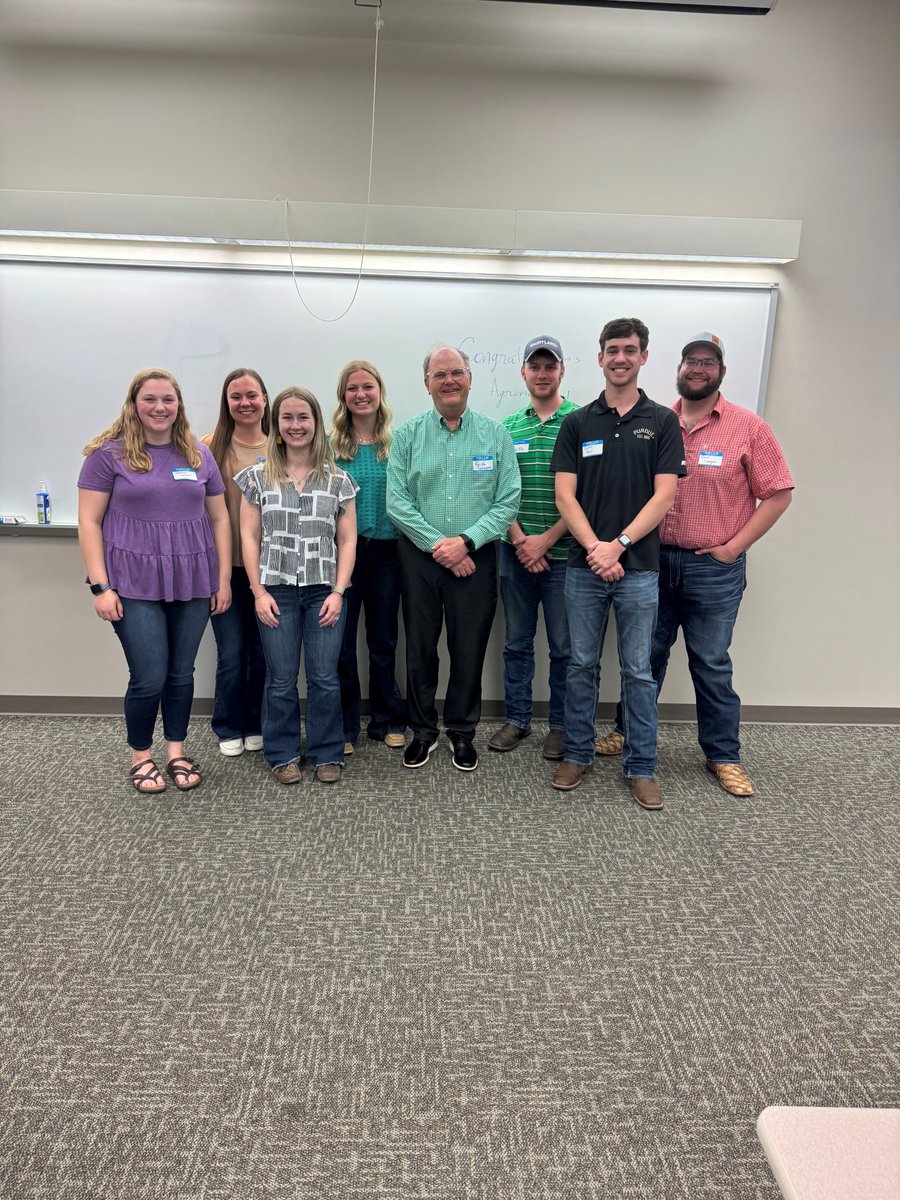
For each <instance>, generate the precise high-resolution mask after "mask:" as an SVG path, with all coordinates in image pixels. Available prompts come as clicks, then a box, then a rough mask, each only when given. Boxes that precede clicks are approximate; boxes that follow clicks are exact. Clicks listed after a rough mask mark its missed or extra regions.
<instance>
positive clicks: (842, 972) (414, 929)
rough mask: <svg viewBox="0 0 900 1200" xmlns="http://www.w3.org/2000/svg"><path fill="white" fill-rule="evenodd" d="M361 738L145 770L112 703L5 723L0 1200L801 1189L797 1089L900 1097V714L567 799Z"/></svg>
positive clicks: (514, 762) (770, 731)
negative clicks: (726, 778) (788, 1172)
mask: <svg viewBox="0 0 900 1200" xmlns="http://www.w3.org/2000/svg"><path fill="white" fill-rule="evenodd" d="M496 724H497V723H496V722H494V723H491V724H487V725H485V726H483V727H482V729H481V731H480V735H479V743H478V744H479V746H480V747H481V748H482V761H481V766H480V768H479V770H478V771H476V772H474V773H472V774H465V775H464V774H462V773H461V772H458V771H455V770H454V769H453V768H452V766H451V763H450V758H449V751H448V749H447V745H446V739H444V740H443V744H442V746H441V750H440V753H438V754H436V755H435V756H434V757H433V758H432V761H431V763H430V764H429V766H428V767H426V768H424V769H422V770H419V771H414V772H413V771H407V770H404V769H403V768H402V766H401V761H400V755H399V753H398V752H396V751H389V750H387V749H386V748H385V747H383V746H382V745H379V744H375V743H369V742H366V741H365V739H363V742H362V744H361V745H360V747H359V749H358V752H357V754H356V755H355V756H354V757H353V758H352V759H351V760H349V763H348V767H347V769H346V770H345V772H344V777H343V779H342V780H341V782H340V783H339V784H338V785H336V786H334V787H327V786H325V785H322V784H316V783H313V782H312V781H311V778H310V775H309V773H308V772H307V773H306V775H305V776H304V780H303V782H302V783H301V784H300V785H299V786H297V787H293V788H285V787H281V786H279V785H277V784H276V783H275V782H274V781H272V780H271V778H270V777H269V776H268V774H267V772H266V771H265V769H264V764H263V762H262V759H261V756H260V755H250V754H245V755H244V756H243V758H240V759H234V760H226V759H224V758H222V757H221V756H220V755H219V754H218V751H217V749H216V745H215V742H214V740H213V738H212V735H211V733H210V732H209V730H208V726H207V725H206V723H205V722H204V721H195V722H194V723H193V726H192V729H193V732H192V742H191V744H190V749H191V750H192V752H193V753H194V754H195V756H197V757H199V758H200V759H201V761H202V762H203V764H204V765H205V767H206V769H207V778H206V782H205V783H204V785H203V787H202V788H201V789H199V790H197V791H195V792H192V793H190V794H188V795H185V796H179V795H175V794H173V792H172V790H171V788H170V790H169V791H168V792H167V793H166V794H165V796H164V797H163V798H160V799H151V798H147V797H139V796H138V795H137V794H136V793H134V792H133V791H132V790H130V788H129V787H128V786H127V784H126V767H127V762H126V751H125V747H124V744H123V741H122V736H123V731H122V725H121V722H120V721H119V720H115V719H109V718H88V717H77V718H50V717H41V718H29V717H3V718H0V737H2V746H3V750H2V754H0V794H2V797H3V800H2V812H0V815H2V821H0V847H2V861H0V867H2V872H0V874H2V881H0V888H2V890H0V898H2V916H3V920H2V935H0V936H2V940H0V970H2V988H3V991H2V1001H0V1037H2V1049H0V1066H2V1096H0V1100H2V1107H3V1122H2V1135H0V1136H2V1141H0V1196H2V1197H3V1200H306V1198H310V1200H317V1198H319V1197H322V1198H327V1200H332V1198H334V1200H382V1198H384V1200H388V1198H389V1200H413V1198H415V1200H476V1198H477V1200H482V1198H484V1200H488V1198H491V1200H494V1198H496V1200H606V1198H609V1200H613V1198H615V1200H619V1198H622V1200H629V1198H632V1197H633V1198H636V1200H637V1198H639V1200H655V1198H660V1200H662V1198H665V1200H676V1198H681V1197H684V1198H691V1200H693V1198H698V1200H699V1198H706V1197H709V1198H711V1200H712V1198H715V1200H751V1198H754V1200H757V1198H758V1200H775V1198H777V1197H778V1195H779V1192H778V1188H777V1187H776V1185H775V1184H774V1182H773V1181H772V1177H771V1175H770V1172H769V1170H768V1167H767V1165H766V1162H765V1158H764V1155H763V1153H762V1150H761V1148H760V1146H759V1144H758V1142H757V1139H756V1135H755V1131H754V1122H755V1119H756V1116H757V1114H758V1113H759V1112H760V1110H761V1109H762V1108H764V1107H765V1106H766V1105H767V1104H821V1105H859V1106H874V1105H879V1106H885V1105H892V1106H897V1105H898V1104H900V1072H898V1055H897V1029H898V1023H900V1022H898V1017H900V1012H898V1009H897V1006H896V999H895V998H896V992H897V977H898V954H897V944H898V943H897V933H898V914H900V900H898V890H897V863H898V859H900V854H898V841H900V837H898V822H897V807H896V806H897V795H896V790H897V789H896V781H897V779H898V777H900V748H898V737H897V730H896V729H890V728H872V727H821V726H812V727H788V726H751V727H748V728H746V729H745V732H744V743H745V744H744V758H745V762H746V764H747V765H748V767H749V768H750V770H751V772H752V775H753V778H754V780H755V782H756V784H757V788H758V796H757V797H756V799H754V800H752V801H749V802H748V801H738V800H734V799H731V798H729V797H728V796H726V795H725V794H724V793H723V792H722V791H720V790H719V789H718V787H717V786H716V784H715V782H714V781H713V780H712V778H711V777H710V776H708V775H707V773H706V772H705V771H704V769H703V760H702V758H701V757H700V754H699V751H698V749H697V747H696V744H695V741H694V730H693V728H692V727H691V726H687V725H674V724H672V725H664V726H663V727H662V728H661V736H660V749H661V763H660V771H659V778H660V781H661V783H662V785H663V788H664V795H665V799H666V810H665V812H663V813H661V814H654V813H646V812H643V811H641V810H640V809H638V808H637V807H636V805H635V804H634V803H633V802H632V801H631V800H630V799H629V797H628V793H627V792H626V791H625V789H624V786H623V784H622V782H621V775H620V770H621V768H620V765H619V763H618V760H609V759H607V760H598V762H597V764H596V766H595V767H594V769H593V771H592V772H591V773H590V774H589V775H588V776H587V779H586V782H585V784H584V785H583V786H582V787H581V788H579V789H578V790H577V791H575V792H573V793H570V794H562V793H557V792H554V791H553V790H552V789H551V788H550V787H549V777H550V774H551V768H550V766H549V765H548V764H546V763H545V762H544V761H543V760H542V759H541V757H540V743H541V739H542V735H543V733H544V732H545V728H541V729H539V728H537V727H536V731H535V736H533V737H532V738H530V739H529V740H528V741H526V742H524V743H523V744H522V745H521V747H520V748H519V749H518V750H516V751H515V752H514V753H512V754H507V755H497V754H489V753H488V752H487V750H486V749H485V748H484V747H485V746H486V741H487V737H488V736H489V735H490V733H491V732H492V730H493V729H494V728H496Z"/></svg>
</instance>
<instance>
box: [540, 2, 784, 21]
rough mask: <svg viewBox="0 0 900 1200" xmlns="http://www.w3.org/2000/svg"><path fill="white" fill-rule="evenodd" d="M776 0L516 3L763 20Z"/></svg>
mask: <svg viewBox="0 0 900 1200" xmlns="http://www.w3.org/2000/svg"><path fill="white" fill-rule="evenodd" d="M776 2H777V0H756V3H755V4H754V3H748V2H747V0H517V3H519V4H548V5H557V6H560V7H568V8H574V7H577V8H631V9H636V10H637V11H638V12H641V11H646V10H647V9H651V10H655V11H656V12H682V13H713V14H716V15H720V16H723V15H724V16H729V15H734V16H739V17H764V16H765V15H766V13H768V12H771V11H772V9H773V8H774V7H775V4H776Z"/></svg>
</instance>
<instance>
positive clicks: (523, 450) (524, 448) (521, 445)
mask: <svg viewBox="0 0 900 1200" xmlns="http://www.w3.org/2000/svg"><path fill="white" fill-rule="evenodd" d="M513 446H515V448H516V454H527V453H528V440H527V439H526V440H525V441H523V442H513Z"/></svg>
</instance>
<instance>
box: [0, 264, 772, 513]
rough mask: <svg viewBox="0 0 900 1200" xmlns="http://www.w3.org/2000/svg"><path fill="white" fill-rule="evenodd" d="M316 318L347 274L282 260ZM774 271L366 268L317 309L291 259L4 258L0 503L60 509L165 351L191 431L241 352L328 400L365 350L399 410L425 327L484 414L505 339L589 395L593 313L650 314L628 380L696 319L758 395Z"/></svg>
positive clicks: (419, 387) (273, 375) (665, 358)
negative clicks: (138, 378)
mask: <svg viewBox="0 0 900 1200" xmlns="http://www.w3.org/2000/svg"><path fill="white" fill-rule="evenodd" d="M299 283H300V287H301V290H302V292H303V296H304V299H305V300H306V301H307V303H308V304H309V305H310V306H311V307H312V308H313V310H314V311H315V312H317V313H318V314H320V315H321V316H336V315H337V314H338V313H340V312H342V311H343V310H344V308H346V306H347V303H348V301H349V300H350V297H351V295H352V292H353V288H354V285H355V276H353V277H350V278H348V277H347V276H345V275H344V276H342V275H336V274H335V275H328V274H315V273H309V274H304V275H301V276H299ZM777 295H778V289H777V284H774V283H773V284H737V283H736V284H699V285H698V284H696V283H648V282H643V281H635V280H628V281H620V282H616V281H611V282H595V281H587V282H586V281H581V280H577V281H576V280H555V279H554V280H547V279H521V278H518V279H511V278H495V277H490V278H489V277H483V276H482V277H478V278H472V277H459V278H457V277H453V276H438V275H366V276H364V277H363V280H362V285H361V287H360V291H359V296H358V298H357V300H356V303H355V304H354V305H353V307H352V309H351V310H350V312H349V313H348V315H347V316H346V317H344V318H343V319H342V320H340V321H336V322H334V323H322V322H320V321H317V320H315V319H314V318H313V317H311V316H309V315H308V313H307V312H306V311H305V310H304V309H303V307H302V305H301V304H300V302H299V300H298V299H297V295H296V292H295V290H294V284H293V281H292V279H291V276H290V274H288V273H285V272H282V271H274V270H273V271H258V272H257V271H247V270H229V269H215V270H211V269H209V268H205V269H197V268H190V267H185V266H174V267H171V266H155V265H154V266H143V265H141V266H138V265H119V264H85V263H62V262H51V261H46V262H42V261H6V262H2V263H0V387H2V392H0V511H2V512H3V513H21V514H22V515H24V516H26V517H28V519H29V520H34V507H35V500H34V493H35V490H36V488H37V486H38V483H39V481H41V480H44V481H46V483H47V485H48V487H49V490H50V494H51V497H52V501H53V516H54V522H55V523H57V524H61V523H66V522H74V521H75V520H76V515H77V507H76V505H77V493H76V481H77V478H78V472H79V470H80V468H81V463H82V462H83V459H82V456H81V449H82V447H83V446H84V444H85V443H86V442H87V441H89V440H90V439H91V438H92V437H94V436H95V435H96V434H97V433H99V432H100V431H101V430H102V429H104V428H106V427H107V426H108V425H110V424H111V423H112V421H113V419H114V418H115V416H116V414H117V413H118V411H119V409H120V408H121V405H122V401H123V400H124V398H125V393H126V390H127V387H128V384H129V382H130V381H131V379H132V377H133V376H134V375H135V374H136V373H137V372H138V371H139V370H141V369H142V368H144V367H164V368H165V369H166V370H168V371H171V372H172V374H174V375H175V377H176V378H177V379H178V381H179V383H180V384H181V387H182V391H183V394H184V400H185V406H186V408H187V413H188V418H189V420H190V422H191V426H192V428H193V430H194V432H195V433H196V434H198V435H202V434H205V433H208V432H209V431H210V430H211V429H212V428H213V426H214V424H215V421H216V417H217V414H218V406H219V397H220V394H221V387H222V381H223V379H224V377H225V376H226V375H227V374H228V372H229V371H230V370H232V369H233V368H234V367H237V366H246V367H253V368H255V369H256V370H257V371H259V372H260V374H261V375H262V377H263V379H264V380H265V382H266V386H267V388H268V391H269V397H270V399H274V397H275V395H276V394H277V393H278V392H279V391H280V390H281V389H282V388H284V387H287V386H289V385H291V384H299V385H301V386H303V387H307V388H310V389H311V390H312V391H313V393H314V394H315V395H316V396H317V398H318V399H319V402H320V404H321V405H322V409H323V411H324V413H325V415H326V420H329V419H330V415H331V413H332V411H333V409H334V405H335V401H336V397H335V387H336V384H337V377H338V373H339V371H340V369H341V368H342V367H343V365H344V363H346V362H348V361H349V360H350V359H352V358H366V359H369V360H370V361H371V362H373V363H375V365H376V366H377V367H378V369H379V370H380V371H381V373H382V375H383V377H384V380H385V384H386V388H387V394H388V400H389V403H390V405H391V407H392V408H393V410H394V423H395V425H398V424H400V423H401V422H402V421H404V420H406V419H407V418H408V417H410V416H412V415H413V414H414V413H416V412H419V411H421V409H422V407H423V406H424V405H426V404H428V403H430V400H429V398H428V396H427V394H426V392H425V389H424V385H423V382H422V360H423V358H424V356H425V354H426V352H427V351H428V350H429V348H430V347H431V346H432V345H433V344H434V343H435V342H438V341H440V342H446V343H448V344H450V345H456V346H460V347H461V348H462V349H464V350H465V351H466V353H467V354H468V355H469V356H470V358H471V360H472V373H473V383H472V392H471V394H470V398H469V404H470V405H471V406H472V407H473V408H477V409H479V410H481V411H482V412H486V413H488V414H489V415H490V416H493V417H496V418H499V417H503V416H506V415H507V414H508V413H510V412H513V411H514V410H515V409H516V408H520V407H522V405H524V404H525V403H526V401H527V393H526V391H525V389H524V385H523V383H522V379H521V376H520V374H519V368H520V366H521V361H522V348H523V347H524V346H525V344H526V343H527V342H528V341H529V340H530V339H531V338H533V337H535V336H537V335H538V334H552V335H553V336H555V337H557V338H559V340H560V341H561V343H562V347H563V351H564V353H565V355H566V375H565V380H564V384H563V391H564V393H565V394H566V395H567V396H568V397H570V398H571V399H572V400H573V401H574V402H575V403H576V404H579V405H581V404H587V403H590V401H591V400H593V399H595V398H596V396H598V395H599V393H600V391H601V390H602V387H603V378H602V375H601V373H600V369H599V367H598V365H597V352H598V349H599V347H598V336H599V333H600V329H601V328H602V326H603V325H604V324H605V322H606V321H608V320H610V319H611V318H613V317H619V316H638V317H640V318H641V320H642V321H644V322H645V323H646V324H647V325H648V326H649V328H650V356H649V359H648V361H647V364H646V366H645V367H644V368H643V370H642V371H641V376H640V382H641V386H642V387H643V388H644V390H645V391H646V392H647V394H648V395H649V396H650V397H651V399H653V400H656V401H658V402H659V403H661V404H671V403H673V402H674V399H675V387H674V379H675V368H676V366H677V364H678V361H679V359H680V356H681V349H682V347H683V345H684V343H685V341H686V340H687V339H688V338H689V337H690V336H691V335H692V334H694V333H696V332H697V331H698V330H701V329H711V330H713V331H714V332H716V333H717V334H719V335H720V336H721V337H722V339H723V340H724V342H725V348H726V361H727V364H728V379H727V388H726V389H724V390H725V392H726V395H727V397H728V399H729V400H731V401H733V402H734V403H737V404H741V405H743V406H745V407H747V408H750V409H753V410H755V411H761V410H762V406H763V401H764V397H765V389H766V381H767V375H768V365H769V358H770V354H771V344H772V334H773V330H774V318H775V307H776V302H777Z"/></svg>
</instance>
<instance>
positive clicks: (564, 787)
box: [553, 762, 587, 792]
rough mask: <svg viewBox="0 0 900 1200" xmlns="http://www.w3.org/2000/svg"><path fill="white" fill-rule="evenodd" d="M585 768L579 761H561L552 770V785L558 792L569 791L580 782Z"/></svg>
mask: <svg viewBox="0 0 900 1200" xmlns="http://www.w3.org/2000/svg"><path fill="white" fill-rule="evenodd" d="M586 770H587V767H585V766H582V764H581V763H573V762H561V763H560V764H559V766H558V767H557V768H556V770H555V771H554V772H553V786H554V787H555V788H556V790H557V791H559V792H571V790H572V788H577V787H578V785H579V783H581V781H582V779H583V778H584V773H585V771H586Z"/></svg>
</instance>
